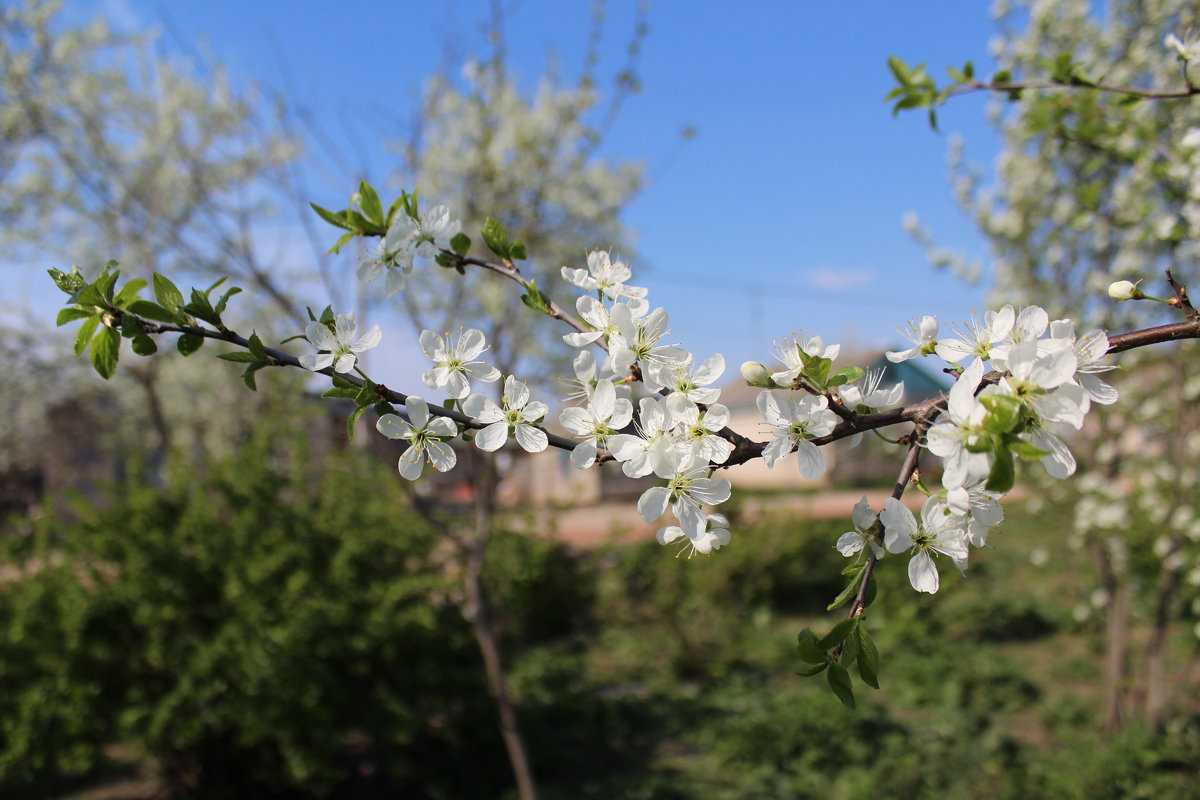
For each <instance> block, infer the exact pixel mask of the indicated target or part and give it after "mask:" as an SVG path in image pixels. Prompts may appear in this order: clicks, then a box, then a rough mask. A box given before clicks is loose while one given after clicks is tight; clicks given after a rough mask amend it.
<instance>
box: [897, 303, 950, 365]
mask: <svg viewBox="0 0 1200 800" xmlns="http://www.w3.org/2000/svg"><path fill="white" fill-rule="evenodd" d="M899 331H900V333H901V334H902V335H903V336H904V337H905V338H906V339H908V340H909V341H910V342H912V343H913V346H912V347H910V348H909V349H907V350H894V351H888V353H887V359H888V361H891V362H892V363H893V364H899V363H900V362H902V361H908V360H909V359H910V358H917V357H918V356H927V355H929V354H930V353H932V352H933V350H934V347H935V346H936V345H937V335H938V321H937V317H934V316H930V315H928V314H927V315H925V316H923V317H921V321H920V323H916V322H911V321H910V322H909V323H908V327H907V328H900V329H899Z"/></svg>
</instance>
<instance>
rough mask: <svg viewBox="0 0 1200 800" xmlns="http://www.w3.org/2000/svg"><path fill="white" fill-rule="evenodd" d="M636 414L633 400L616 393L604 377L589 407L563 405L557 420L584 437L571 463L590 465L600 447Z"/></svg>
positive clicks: (593, 394)
mask: <svg viewBox="0 0 1200 800" xmlns="http://www.w3.org/2000/svg"><path fill="white" fill-rule="evenodd" d="M632 418H633V404H632V403H631V402H629V401H628V400H626V399H625V398H623V397H617V393H616V389H615V388H614V387H613V385H612V383H610V382H608V381H602V382H601V383H599V384H598V385H597V386H596V389H595V391H594V392H593V393H592V397H591V399H590V400H589V401H588V404H587V407H586V408H575V407H571V408H564V409H563V410H562V412H561V413H560V414H559V415H558V421H559V422H560V423H561V424H562V426H563V427H564V428H566V429H567V430H568V431H570V432H571V435H573V436H576V437H580V438H582V439H583V441H581V442H580V443H579V444H577V445H575V449H574V450H572V451H571V466H573V467H576V468H577V469H587V468H588V467H590V466H592V464H594V463H595V462H596V454H597V452H598V451H599V448H601V447H605V446H606V445H607V444H608V440H609V439H610V438H611V437H613V436H615V435H616V434H617V432H618V431H620V430H621V429H622V428H624V427H625V426H626V425H628V424H629V421H630V420H631V419H632Z"/></svg>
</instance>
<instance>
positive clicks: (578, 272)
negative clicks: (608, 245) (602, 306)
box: [562, 250, 649, 313]
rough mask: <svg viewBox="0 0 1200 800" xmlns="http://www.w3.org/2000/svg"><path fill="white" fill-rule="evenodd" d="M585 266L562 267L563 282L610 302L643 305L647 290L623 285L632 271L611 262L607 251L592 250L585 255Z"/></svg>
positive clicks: (621, 263)
mask: <svg viewBox="0 0 1200 800" xmlns="http://www.w3.org/2000/svg"><path fill="white" fill-rule="evenodd" d="M587 264H588V265H587V269H572V268H570V267H563V268H562V276H563V280H565V281H567V283H570V284H573V285H575V286H578V287H579V288H580V289H583V290H584V291H587V292H599V293H600V294H602V295H604V296H605V297H607V298H608V299H610V300H622V299H624V300H629V301H630V302H632V303H634V304H635V305H643V304H645V300H644V299H643V298H645V296H646V294H647V293H648V291H649V290H647V289H646V288H645V287H642V286H626V285H625V281H627V280H629V279H630V278H632V277H633V271H632V270H630V269H629V265H628V264H626V263H625V262H624V261H613V260H612V259H610V258H609V255H608V251H607V250H593V251H592V252H590V253H588V255H587ZM647 308H648V306H647ZM643 313H644V312H643Z"/></svg>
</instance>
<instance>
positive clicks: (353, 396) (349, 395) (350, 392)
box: [321, 386, 370, 408]
mask: <svg viewBox="0 0 1200 800" xmlns="http://www.w3.org/2000/svg"><path fill="white" fill-rule="evenodd" d="M321 397H333V398H336V399H339V400H357V399H358V389H343V388H342V387H340V386H334V387H331V388H329V389H326V390H325V391H323V392H321ZM367 405H370V403H368V404H367ZM366 407H367V406H360V408H366Z"/></svg>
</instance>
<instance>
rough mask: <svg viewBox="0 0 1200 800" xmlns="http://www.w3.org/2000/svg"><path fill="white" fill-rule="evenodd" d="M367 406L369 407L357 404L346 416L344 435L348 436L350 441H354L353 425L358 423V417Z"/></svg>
mask: <svg viewBox="0 0 1200 800" xmlns="http://www.w3.org/2000/svg"><path fill="white" fill-rule="evenodd" d="M368 408H370V406H357V407H356V408H355V409H354V410H353V411H351V412H350V416H349V417H347V418H346V436H347V437H349V439H350V441H352V442H353V441H354V426H355V425H356V424H358V418H359V417H361V416H362V415H363V413H364V412H365V411H366V410H367V409H368Z"/></svg>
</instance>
